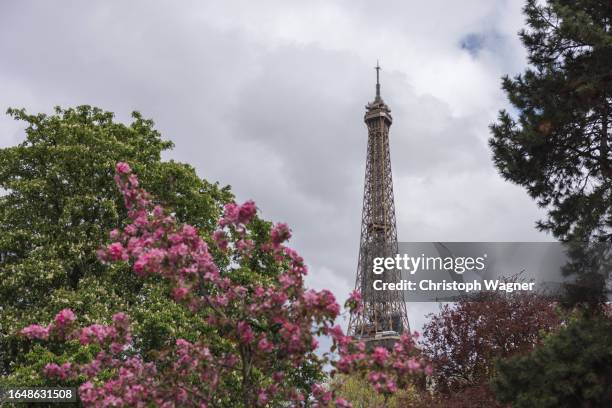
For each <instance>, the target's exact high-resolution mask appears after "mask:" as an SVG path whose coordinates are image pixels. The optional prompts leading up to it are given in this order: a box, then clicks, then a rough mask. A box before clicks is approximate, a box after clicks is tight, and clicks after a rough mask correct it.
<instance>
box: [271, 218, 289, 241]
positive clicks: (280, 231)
mask: <svg viewBox="0 0 612 408" xmlns="http://www.w3.org/2000/svg"><path fill="white" fill-rule="evenodd" d="M270 238H271V240H272V244H273V245H274V246H279V245H280V244H282V243H283V242H285V241H287V240H288V239H289V238H291V230H290V229H289V227H288V226H287V224H285V223H282V222H281V223H278V224H276V225H275V226H274V227H273V228H272V231H271V232H270Z"/></svg>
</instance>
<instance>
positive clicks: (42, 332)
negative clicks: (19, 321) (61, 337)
mask: <svg viewBox="0 0 612 408" xmlns="http://www.w3.org/2000/svg"><path fill="white" fill-rule="evenodd" d="M20 333H21V334H22V335H23V336H25V337H27V338H28V339H41V340H46V339H48V338H49V328H48V327H43V326H39V325H38V324H32V325H30V326H28V327H26V328H24V329H22V330H21V332H20Z"/></svg>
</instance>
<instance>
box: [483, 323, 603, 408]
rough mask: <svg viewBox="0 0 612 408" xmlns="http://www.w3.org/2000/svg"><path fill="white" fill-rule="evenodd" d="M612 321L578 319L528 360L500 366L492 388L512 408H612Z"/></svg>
mask: <svg viewBox="0 0 612 408" xmlns="http://www.w3.org/2000/svg"><path fill="white" fill-rule="evenodd" d="M611 333H612V319H610V317H605V316H598V317H586V316H580V317H574V318H573V319H571V320H570V321H569V322H568V324H567V325H566V326H565V327H563V328H561V329H560V330H559V331H558V332H555V333H552V334H550V335H548V337H547V338H545V339H544V342H543V344H542V346H541V347H539V348H537V349H536V350H535V351H534V352H532V353H531V354H529V355H526V356H518V357H513V358H510V359H508V360H502V361H499V362H498V364H497V376H496V377H495V378H494V379H493V381H492V387H493V390H494V391H495V393H496V395H497V397H498V398H499V399H500V400H501V401H503V402H507V403H512V406H513V407H518V408H521V407H609V406H612V341H610V338H611Z"/></svg>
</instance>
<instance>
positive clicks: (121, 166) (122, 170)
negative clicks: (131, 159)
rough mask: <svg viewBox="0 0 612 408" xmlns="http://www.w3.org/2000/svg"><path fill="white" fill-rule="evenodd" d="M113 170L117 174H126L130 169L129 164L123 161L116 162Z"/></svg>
mask: <svg viewBox="0 0 612 408" xmlns="http://www.w3.org/2000/svg"><path fill="white" fill-rule="evenodd" d="M115 170H116V171H117V173H118V174H128V173H129V172H131V171H132V169H131V168H130V165H129V164H127V163H124V162H119V163H117V165H116V166H115Z"/></svg>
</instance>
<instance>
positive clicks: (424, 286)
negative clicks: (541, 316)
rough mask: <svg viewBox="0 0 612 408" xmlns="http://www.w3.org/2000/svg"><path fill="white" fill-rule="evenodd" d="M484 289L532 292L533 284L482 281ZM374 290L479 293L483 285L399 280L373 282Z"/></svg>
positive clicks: (475, 282) (474, 282)
mask: <svg viewBox="0 0 612 408" xmlns="http://www.w3.org/2000/svg"><path fill="white" fill-rule="evenodd" d="M483 283H484V288H485V290H486V291H500V292H507V293H512V292H515V291H523V290H526V291H533V287H534V285H535V283H534V282H504V281H500V280H484V281H483ZM372 286H373V287H374V290H409V291H413V290H422V291H454V292H465V293H470V292H480V291H482V288H483V285H482V284H481V283H480V282H479V281H473V282H455V281H450V282H449V281H445V280H444V281H442V282H434V281H431V280H422V281H420V282H419V283H418V285H417V283H416V282H414V281H408V280H401V281H400V282H383V281H382V280H375V281H374V283H373V285H372Z"/></svg>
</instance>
